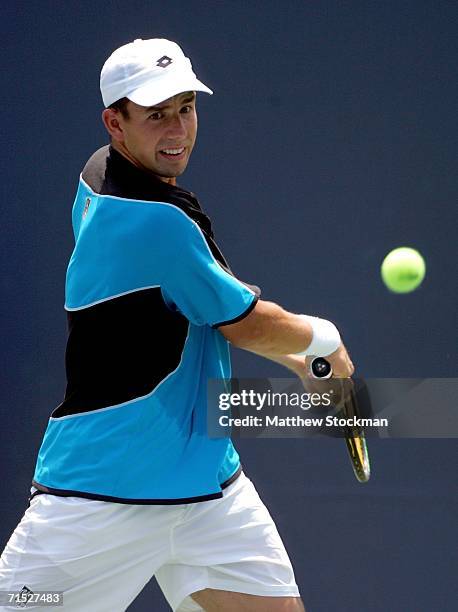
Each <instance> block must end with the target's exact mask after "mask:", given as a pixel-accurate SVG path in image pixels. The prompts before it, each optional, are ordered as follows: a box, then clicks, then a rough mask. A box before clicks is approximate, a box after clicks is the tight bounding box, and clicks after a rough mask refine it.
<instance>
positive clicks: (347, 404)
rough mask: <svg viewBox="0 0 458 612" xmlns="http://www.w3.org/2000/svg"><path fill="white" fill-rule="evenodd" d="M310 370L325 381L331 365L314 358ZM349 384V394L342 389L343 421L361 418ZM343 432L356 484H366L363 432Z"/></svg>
mask: <svg viewBox="0 0 458 612" xmlns="http://www.w3.org/2000/svg"><path fill="white" fill-rule="evenodd" d="M310 369H311V372H312V376H313V377H314V378H321V379H326V378H331V376H332V367H331V364H330V363H329V362H328V361H326V359H324V358H323V357H316V358H315V359H314V360H313V361H312V363H311V365H310ZM350 382H351V388H350V391H349V392H347V391H346V390H345V389H343V388H342V397H343V398H344V400H343V407H342V411H343V415H344V418H345V419H349V418H352V417H356V418H359V417H360V416H361V413H360V410H359V408H358V401H357V399H356V395H355V390H354V387H353V381H350ZM342 387H343V385H342ZM343 432H344V437H345V443H346V445H347V449H348V453H349V455H350V459H351V464H352V466H353V471H354V473H355V476H356V478H357V480H358V482H367V481H368V480H369V478H370V475H371V466H370V461H369V453H368V451H367V444H366V438H365V436H364V430H363V429H362V427H358V426H349V425H346V426H345V427H344V428H343Z"/></svg>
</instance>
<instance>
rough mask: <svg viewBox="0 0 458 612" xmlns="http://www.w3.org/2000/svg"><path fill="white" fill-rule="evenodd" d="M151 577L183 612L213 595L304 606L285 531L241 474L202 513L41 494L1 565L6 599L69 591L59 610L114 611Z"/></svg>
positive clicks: (200, 507)
mask: <svg viewBox="0 0 458 612" xmlns="http://www.w3.org/2000/svg"><path fill="white" fill-rule="evenodd" d="M153 575H154V576H155V577H156V579H157V581H158V583H159V586H160V587H161V589H162V592H163V593H164V596H165V597H166V599H167V601H168V602H169V604H170V606H171V607H172V609H173V610H174V611H177V612H194V611H198V610H202V608H201V607H200V606H199V605H198V604H197V603H195V602H194V601H193V600H192V599H191V597H189V595H190V594H191V593H194V592H195V591H199V590H201V589H205V588H207V587H208V588H213V589H221V590H226V591H236V592H239V593H249V594H251V595H267V596H271V597H280V596H292V597H299V591H298V588H297V586H296V582H295V579H294V573H293V569H292V567H291V563H290V560H289V558H288V555H287V553H286V551H285V548H284V546H283V543H282V541H281V538H280V536H279V534H278V531H277V529H276V527H275V525H274V523H273V521H272V518H271V517H270V514H269V512H268V510H267V508H266V507H265V506H264V504H263V503H262V501H261V499H260V498H259V495H258V493H257V491H256V489H255V488H254V486H253V483H252V482H251V481H250V480H249V479H248V478H247V477H246V476H245V475H244V474H243V473H242V474H241V476H239V478H238V479H237V480H236V481H235V482H234V483H232V484H231V485H230V486H229V487H227V489H225V490H224V491H223V497H222V498H221V499H216V500H211V501H205V502H199V503H195V504H182V505H168V506H165V505H160V506H159V505H158V506H155V505H149V506H140V505H126V504H117V503H111V502H104V501H94V500H89V499H84V498H80V497H58V496H55V495H47V494H41V495H37V496H36V497H34V498H33V499H32V501H31V503H30V506H29V508H28V509H27V511H26V512H25V514H24V516H23V518H22V520H21V522H20V523H19V525H18V526H17V528H16V530H15V531H14V533H13V535H12V536H11V538H10V540H9V542H8V544H7V546H6V548H5V550H4V552H3V555H2V557H1V560H0V591H13V592H18V591H20V590H21V589H22V588H23V587H24V586H26V587H27V588H28V589H30V590H31V591H33V592H36V591H48V592H50V591H63V593H64V594H63V600H64V605H63V607H62V606H61V607H58V608H56V610H64V611H65V612H70V611H72V612H81V611H82V610H84V611H85V612H105V611H106V612H116V611H121V610H125V609H126V608H127V607H128V606H129V604H130V603H131V602H132V601H133V600H134V599H135V597H136V596H137V595H138V593H139V592H140V591H141V590H142V588H143V587H144V585H145V584H146V583H147V582H148V581H149V580H150V578H151V577H152V576H153ZM28 607H29V606H28ZM12 609H16V608H14V607H10V606H0V610H12ZM34 609H35V610H38V609H39V610H41V609H43V610H46V611H47V612H49V610H50V608H44V607H42V606H41V607H40V606H37V607H35V608H34Z"/></svg>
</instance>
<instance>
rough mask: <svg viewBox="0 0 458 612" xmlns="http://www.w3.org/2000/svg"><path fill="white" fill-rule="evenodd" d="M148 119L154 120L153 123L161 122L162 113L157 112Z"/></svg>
mask: <svg viewBox="0 0 458 612" xmlns="http://www.w3.org/2000/svg"><path fill="white" fill-rule="evenodd" d="M148 119H152V120H153V121H159V119H162V113H161V112H159V111H155V112H154V113H152V114H151V115H150V116H149V117H148Z"/></svg>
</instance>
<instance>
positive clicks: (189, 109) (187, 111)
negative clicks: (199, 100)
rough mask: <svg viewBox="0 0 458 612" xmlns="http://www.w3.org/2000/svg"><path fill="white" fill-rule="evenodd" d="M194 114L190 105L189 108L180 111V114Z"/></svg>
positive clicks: (185, 107) (184, 107)
mask: <svg viewBox="0 0 458 612" xmlns="http://www.w3.org/2000/svg"><path fill="white" fill-rule="evenodd" d="M190 112H192V106H190V105H189V104H188V105H187V106H183V108H182V109H181V110H180V113H184V114H186V113H190Z"/></svg>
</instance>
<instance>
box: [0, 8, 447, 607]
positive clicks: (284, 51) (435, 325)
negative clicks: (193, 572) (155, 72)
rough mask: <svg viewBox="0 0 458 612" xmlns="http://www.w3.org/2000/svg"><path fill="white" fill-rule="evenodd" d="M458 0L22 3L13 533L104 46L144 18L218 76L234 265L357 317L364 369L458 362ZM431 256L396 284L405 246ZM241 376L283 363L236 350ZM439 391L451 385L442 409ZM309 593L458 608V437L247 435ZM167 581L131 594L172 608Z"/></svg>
mask: <svg viewBox="0 0 458 612" xmlns="http://www.w3.org/2000/svg"><path fill="white" fill-rule="evenodd" d="M457 25H458V7H457V5H456V3H455V2H446V1H435V2H424V1H422V0H416V1H414V2H412V1H403V2H394V1H391V0H385V1H384V2H382V3H376V2H372V1H366V2H359V1H350V2H345V3H344V2H333V1H329V2H328V1H326V2H325V1H321V0H320V1H316V2H305V1H304V2H300V1H297V0H294V1H293V0H288V1H286V2H273V1H269V0H267V1H264V2H254V1H248V2H241V1H238V0H236V1H232V2H197V1H187V2H178V1H176V0H170V1H169V2H167V3H164V2H140V1H137V0H133V1H130V2H103V3H102V2H100V3H93V2H84V1H83V2H81V1H78V2H76V1H69V0H66V2H58V1H55V2H50V1H46V0H44V1H42V2H40V3H20V2H14V3H9V5H8V6H6V7H3V9H2V21H1V26H0V27H1V37H2V47H3V50H2V58H3V61H2V73H1V77H0V78H1V79H2V92H3V95H2V109H1V127H2V143H3V146H2V156H1V162H0V163H1V172H2V182H1V186H2V196H1V219H2V223H1V230H2V238H1V249H2V252H1V263H2V274H1V283H2V296H3V299H2V318H1V326H2V328H1V333H2V351H1V372H2V388H1V398H0V400H1V404H0V411H1V412H0V414H1V423H2V428H1V439H0V459H1V482H0V512H1V516H2V521H1V525H0V547H2V546H3V544H4V543H6V541H7V539H8V537H9V535H10V533H11V531H12V530H13V529H14V527H15V525H16V523H17V522H18V520H19V519H20V517H21V516H22V514H23V512H24V510H25V507H26V499H27V493H28V487H29V483H30V478H31V476H32V473H33V469H34V463H35V458H36V452H37V449H38V447H39V444H40V440H41V436H42V433H43V431H44V428H45V426H46V421H47V418H48V415H49V413H50V412H51V410H52V409H53V408H54V406H55V405H56V404H57V403H59V401H60V399H61V397H62V394H63V390H64V369H63V353H64V348H65V336H66V328H65V326H66V322H65V315H64V311H63V307H62V305H63V301H64V294H63V291H64V276H65V269H66V264H67V260H68V257H69V255H70V253H71V250H72V233H71V226H70V210H71V205H72V201H73V196H74V190H75V187H76V183H77V178H78V174H79V172H80V170H81V167H82V165H83V164H84V162H85V161H86V159H87V158H88V157H89V156H90V154H91V153H92V152H93V150H95V149H96V148H98V147H99V146H101V145H103V144H105V143H106V140H107V139H106V135H105V133H104V129H103V126H102V124H101V121H100V112H101V110H102V104H101V99H100V95H99V91H98V78H99V71H100V68H101V65H102V64H103V62H104V60H105V59H106V57H107V56H108V55H109V54H110V53H111V51H112V50H114V49H115V48H116V47H118V46H120V45H121V44H124V43H126V42H129V41H131V40H133V39H134V38H139V37H143V38H149V37H153V36H163V37H167V38H172V39H174V40H176V41H177V42H179V43H180V44H181V45H182V46H183V48H184V50H185V51H186V52H187V53H188V54H189V55H190V56H191V58H192V60H193V64H194V66H195V68H196V71H197V73H198V75H199V77H200V78H201V79H202V80H203V81H204V82H205V83H207V84H208V85H209V86H210V87H212V89H214V91H215V95H214V96H212V97H208V96H205V95H200V96H199V101H198V107H199V113H200V133H199V140H198V145H197V147H196V149H195V152H194V157H193V159H192V161H191V164H190V167H189V169H188V171H187V172H186V174H185V175H184V176H183V177H182V179H181V184H182V185H183V186H185V187H187V188H189V189H191V190H193V191H195V192H196V193H197V194H198V195H199V197H200V199H201V202H202V205H203V206H204V208H205V209H206V210H207V212H208V213H209V214H210V215H211V217H212V218H213V221H214V226H215V231H216V236H217V238H218V241H219V243H220V245H221V246H222V248H223V250H224V252H225V254H226V255H227V257H228V259H229V261H230V263H231V265H232V267H233V269H234V270H235V272H236V273H238V274H239V275H240V276H241V277H242V278H243V279H244V280H247V281H252V282H255V283H257V284H259V285H260V286H261V287H262V288H263V295H264V298H266V299H271V300H274V301H277V302H279V303H281V304H282V305H283V306H285V307H286V308H288V309H290V310H294V311H296V312H307V313H311V314H318V315H321V316H324V317H328V318H331V319H332V320H334V321H335V322H336V323H337V324H338V326H339V328H340V329H341V331H342V333H343V335H344V338H345V340H346V343H347V345H348V348H349V350H350V352H351V354H352V357H353V360H354V362H355V364H356V367H357V374H358V375H360V376H366V377H368V376H379V377H397V376H406V377H407V376H409V377H428V376H437V377H441V376H448V377H450V376H456V363H457V356H458V349H457V344H456V328H457V320H456V312H457V285H456V279H457V273H456V272H457V265H456V261H457V257H456V256H457V247H456V227H457V214H456V205H457V191H458V189H457V178H456V169H457V154H456V151H457V142H456V134H457V131H456V128H457V121H456V109H457V101H458V96H457V88H458V85H457V79H456V66H457V62H458V49H457V38H456V32H457ZM401 245H408V246H413V247H415V248H418V249H419V250H420V251H421V252H422V253H423V254H424V256H425V258H426V261H427V266H428V270H427V276H426V280H425V282H424V284H423V286H422V287H421V289H420V290H418V291H416V292H414V293H412V294H411V295H407V296H397V295H394V294H390V293H388V292H387V291H386V289H385V288H384V287H383V286H382V284H381V281H380V279H379V273H378V269H379V266H380V263H381V260H382V259H383V257H384V255H385V254H386V253H387V252H388V251H389V250H390V249H392V248H394V247H396V246H401ZM234 371H235V374H236V375H238V376H243V377H256V376H284V375H285V372H284V370H282V369H281V368H280V367H279V366H275V365H274V364H269V363H268V362H267V361H263V360H261V359H257V358H255V357H254V356H251V355H249V354H245V353H242V352H237V351H236V352H234ZM433 409H434V407H432V410H433ZM238 448H239V450H240V452H241V454H242V459H243V461H244V465H245V468H246V471H247V473H248V474H249V475H250V476H251V477H252V479H253V480H254V481H255V483H256V485H257V487H258V489H259V491H260V493H261V494H262V496H263V498H264V499H265V501H266V502H267V503H268V506H269V508H270V509H271V512H272V514H273V516H274V518H275V519H276V521H277V523H278V526H279V529H280V532H281V533H282V535H283V537H284V540H285V542H286V544H287V547H288V550H289V552H290V556H291V558H292V560H293V563H294V565H295V568H296V574H297V580H298V583H299V586H300V588H301V592H302V594H303V597H304V600H305V603H306V605H307V607H308V611H309V612H329V611H332V610H339V612H347V611H348V612H350V611H358V612H359V611H361V612H376V611H379V610H380V611H382V610H383V611H384V612H386V611H387V610H389V611H390V612H406V611H409V612H410V611H415V612H418V611H423V610H424V611H426V610H428V611H429V610H441V611H449V610H450V611H451V610H454V609H455V606H454V605H453V599H454V597H455V598H456V561H457V554H456V548H455V547H454V546H453V537H454V535H456V520H455V516H456V505H455V504H456V497H457V496H456V488H454V483H453V476H454V474H455V471H454V470H453V469H452V466H453V465H455V464H456V443H455V441H453V440H450V441H447V440H442V441H438V440H436V441H434V440H397V441H394V440H389V441H383V440H371V452H372V459H373V470H374V474H373V478H372V480H371V482H370V483H369V484H368V485H365V486H361V485H358V484H357V483H356V481H355V480H354V477H353V475H352V473H351V469H350V466H349V462H348V459H347V457H346V454H345V450H344V448H343V442H342V441H341V440H325V441H301V440H294V441H282V440H256V441H253V440H251V441H247V440H244V441H240V442H239V443H238ZM166 609H167V608H166V606H165V604H164V603H163V601H162V600H161V595H160V594H159V593H158V590H157V587H156V586H155V583H154V581H153V582H151V583H150V585H148V587H147V588H146V589H145V591H144V592H143V593H142V594H141V595H140V597H139V598H138V599H137V601H136V602H135V603H134V604H133V605H132V607H131V610H135V611H138V612H140V611H141V610H157V611H158V612H161V611H162V610H166Z"/></svg>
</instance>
